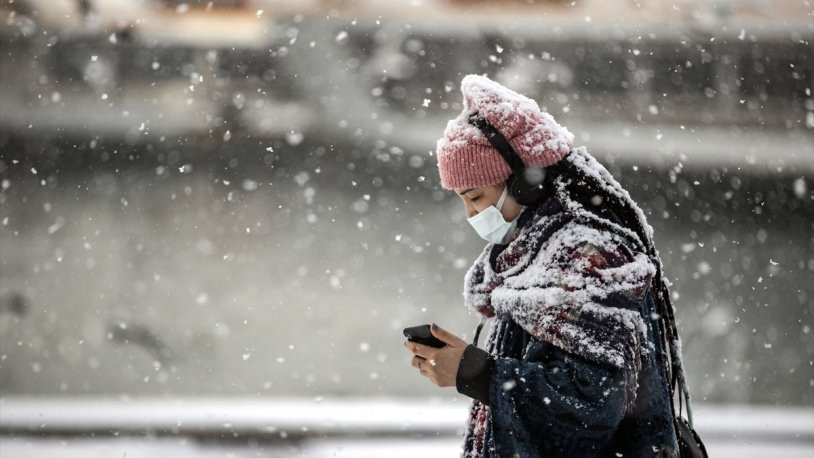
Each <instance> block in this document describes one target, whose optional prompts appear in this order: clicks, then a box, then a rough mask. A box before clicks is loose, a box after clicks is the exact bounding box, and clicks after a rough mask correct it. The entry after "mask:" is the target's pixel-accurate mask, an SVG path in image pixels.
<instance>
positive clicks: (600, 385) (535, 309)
mask: <svg viewBox="0 0 814 458" xmlns="http://www.w3.org/2000/svg"><path fill="white" fill-rule="evenodd" d="M561 201H562V199H557V198H555V196H553V195H551V196H549V197H548V198H546V199H545V200H544V201H543V202H541V203H540V204H538V205H536V206H533V207H528V208H526V209H525V210H524V211H523V213H522V214H521V215H520V220H519V221H518V227H520V228H521V229H522V232H521V233H520V235H519V236H518V237H517V238H516V239H515V240H513V241H512V242H510V244H508V245H489V246H487V247H486V249H485V250H484V252H483V253H482V254H481V256H480V257H479V258H478V260H477V261H476V262H475V264H474V265H473V266H472V268H470V270H469V272H468V273H467V277H466V282H465V283H466V286H465V290H464V296H465V302H466V305H467V306H468V307H470V308H471V309H473V310H475V311H477V312H478V313H480V314H482V315H484V316H487V317H493V318H494V319H493V322H492V323H491V326H490V329H489V335H488V338H487V341H486V344H485V350H481V349H479V348H478V347H475V346H474V345H470V346H469V347H467V349H466V351H465V353H464V355H463V357H462V360H461V366H460V368H459V370H458V376H457V389H458V391H459V392H461V393H463V394H466V395H468V396H470V397H472V398H474V401H473V404H472V409H471V412H470V417H469V423H468V428H467V432H466V436H465V443H464V450H463V456H464V457H465V458H470V457H498V456H499V457H511V456H520V457H534V456H547V457H559V456H563V457H590V456H601V457H605V456H607V457H619V456H624V457H645V456H675V455H676V454H677V452H676V450H677V448H676V438H675V431H674V427H673V422H672V410H671V404H670V398H669V388H668V382H667V376H666V374H665V366H664V358H665V354H664V352H665V349H664V348H662V344H661V342H662V339H661V337H660V335H659V328H658V326H656V325H655V324H654V323H655V321H654V320H656V319H657V318H658V315H656V314H655V310H654V308H655V307H654V297H653V291H652V290H651V279H652V277H653V274H654V272H655V269H654V267H653V266H652V263H651V262H650V261H649V260H648V258H647V257H646V256H644V255H643V254H642V253H640V252H637V250H636V249H635V247H633V246H632V245H631V244H630V243H628V242H627V241H625V239H624V238H621V237H615V236H614V235H613V234H611V233H610V232H609V231H607V230H605V229H604V228H603V227H600V226H598V225H593V224H591V222H590V221H587V220H585V219H580V218H576V217H575V214H574V213H573V212H570V211H566V209H564V208H563V206H562V204H561ZM615 223H620V221H619V220H617V221H615Z"/></svg>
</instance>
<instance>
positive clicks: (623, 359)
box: [464, 147, 660, 457]
mask: <svg viewBox="0 0 814 458" xmlns="http://www.w3.org/2000/svg"><path fill="white" fill-rule="evenodd" d="M566 160H567V161H570V164H568V165H569V166H571V167H576V168H578V169H579V170H581V171H582V172H583V173H586V174H591V175H592V176H595V177H599V178H601V179H602V182H603V183H606V184H607V185H608V186H609V187H610V188H611V190H610V191H606V192H605V193H603V195H604V196H607V195H608V194H609V193H612V194H613V195H614V196H619V197H624V198H626V199H627V200H629V201H630V198H629V196H628V195H627V192H626V191H624V189H622V188H621V186H620V185H619V184H618V183H616V181H615V180H613V178H612V177H610V174H609V173H608V172H607V171H606V170H605V169H604V168H603V167H602V166H601V165H600V164H599V163H598V162H596V161H595V160H594V159H593V157H591V156H590V155H589V154H588V152H587V151H586V150H585V149H584V147H580V148H575V149H574V150H572V152H571V154H569V155H568V156H567V157H566V158H564V159H563V161H566ZM552 176H554V178H553V179H552V180H551V187H552V193H551V194H550V195H549V196H548V198H546V199H544V200H543V202H541V203H540V204H539V205H537V206H534V207H529V208H527V209H526V210H524V213H525V212H527V211H530V212H532V214H531V217H528V216H527V215H523V216H527V217H526V218H524V219H523V221H524V222H523V224H521V228H520V232H519V234H518V235H517V236H516V237H515V238H514V240H512V241H511V242H510V243H509V244H508V246H506V247H505V249H503V251H502V252H500V253H499V254H498V255H497V256H496V257H494V259H491V258H493V256H492V250H493V249H495V246H494V245H488V246H486V248H485V249H484V250H483V252H482V253H481V254H480V255H479V256H478V258H477V259H476V260H475V262H474V264H473V265H472V267H471V268H470V269H469V271H468V272H467V274H466V276H465V279H464V285H465V286H464V304H465V306H466V307H468V308H469V309H470V310H473V311H475V312H476V313H478V314H480V315H482V316H485V317H496V321H495V323H493V325H492V326H491V328H490V330H489V336H488V338H487V342H486V350H487V351H488V352H489V353H490V354H501V351H502V349H500V348H497V346H498V342H501V341H502V339H501V338H500V337H501V334H502V331H503V330H504V329H505V327H506V325H507V324H508V321H509V320H511V321H514V322H515V323H517V324H518V325H519V326H521V327H522V328H523V329H524V330H525V331H527V332H528V333H529V334H530V335H531V336H533V337H534V338H536V339H539V340H543V341H547V342H550V343H552V344H554V345H556V346H558V347H560V348H562V349H564V350H566V351H568V352H570V353H573V354H576V355H579V356H582V357H585V358H587V359H590V360H593V361H597V362H602V363H607V364H611V365H613V366H616V367H619V368H622V369H625V370H624V373H625V374H627V379H626V395H627V399H626V401H627V406H628V408H630V407H632V405H633V403H634V400H635V392H636V388H637V384H636V374H637V373H638V371H639V367H640V360H641V354H642V352H645V351H648V346H647V345H645V342H646V337H645V332H646V328H645V324H644V322H643V320H642V317H641V314H640V312H639V310H638V308H637V307H636V308H631V304H639V303H641V301H642V300H643V299H644V295H645V294H646V292H647V288H648V286H650V284H651V280H652V279H653V278H654V276H655V275H656V273H657V271H656V265H655V263H654V262H653V260H651V257H650V256H649V255H648V253H647V248H646V247H647V246H648V245H650V246H652V245H651V242H650V240H649V238H650V234H652V229H650V226H648V225H646V224H647V223H646V222H645V223H644V225H645V226H644V227H645V229H644V231H643V232H644V233H641V232H642V231H636V230H631V229H630V228H628V227H625V225H623V224H620V221H619V219H618V218H615V221H614V219H612V218H611V217H605V216H603V215H598V214H597V212H596V211H595V210H594V209H586V208H585V205H584V204H582V203H581V202H580V200H577V199H575V198H574V197H573V192H572V189H573V188H572V187H571V185H572V184H573V174H566V173H562V174H553V175H552ZM582 200H583V201H584V199H582ZM630 202H632V201H630ZM632 205H633V206H634V207H633V208H634V209H635V210H634V211H635V212H636V213H637V215H636V216H640V217H641V219H640V221H644V215H643V214H641V210H639V209H638V207H637V206H635V203H634V204H632ZM637 232H638V233H637ZM640 235H642V236H644V237H646V240H645V241H642V240H641V238H640ZM493 263H494V265H493ZM659 267H660V266H659ZM488 420H489V414H488V407H487V406H485V405H483V404H482V403H481V402H479V401H477V400H476V401H473V405H472V409H471V411H470V416H469V424H468V428H467V436H466V442H465V450H464V456H465V457H476V456H481V455H480V453H481V451H482V450H483V447H484V445H485V444H484V443H483V441H484V437H485V433H486V430H487V429H488V428H489V425H488Z"/></svg>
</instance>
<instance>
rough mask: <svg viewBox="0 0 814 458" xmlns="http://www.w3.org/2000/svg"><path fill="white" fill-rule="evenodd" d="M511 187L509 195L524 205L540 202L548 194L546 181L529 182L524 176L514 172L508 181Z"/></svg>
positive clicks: (507, 183)
mask: <svg viewBox="0 0 814 458" xmlns="http://www.w3.org/2000/svg"><path fill="white" fill-rule="evenodd" d="M506 186H508V187H509V195H510V196H512V199H514V201H515V202H517V203H518V204H520V205H523V206H529V205H534V204H536V203H538V202H539V201H540V200H541V199H542V198H543V196H544V195H545V194H546V188H545V186H544V182H540V183H529V182H528V181H526V179H525V178H524V177H521V176H518V175H517V174H514V173H513V174H512V175H511V176H510V177H509V179H508V180H507V181H506Z"/></svg>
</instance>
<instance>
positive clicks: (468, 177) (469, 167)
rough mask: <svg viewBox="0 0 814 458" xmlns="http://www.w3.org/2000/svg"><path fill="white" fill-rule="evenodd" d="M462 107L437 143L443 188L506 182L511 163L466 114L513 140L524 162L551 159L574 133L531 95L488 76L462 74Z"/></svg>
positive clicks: (548, 162)
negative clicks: (486, 123) (509, 163)
mask: <svg viewBox="0 0 814 458" xmlns="http://www.w3.org/2000/svg"><path fill="white" fill-rule="evenodd" d="M461 93H462V94H463V105H464V106H463V110H462V111H461V113H460V114H459V115H458V117H456V118H455V119H452V120H450V121H449V122H448V123H447V126H446V129H445V130H444V135H443V137H442V138H441V139H439V140H438V142H437V145H436V155H437V158H438V171H439V174H440V176H441V185H442V186H443V187H444V188H445V189H455V188H476V187H481V186H490V185H495V184H498V183H502V182H504V181H506V179H507V178H508V177H509V175H510V174H511V168H510V167H509V165H508V164H506V161H505V160H504V159H503V157H502V156H501V155H500V153H499V152H498V151H497V150H495V149H494V147H492V145H491V144H490V143H489V140H488V139H487V138H486V136H484V135H483V133H482V132H481V131H480V130H479V129H478V128H477V127H475V126H473V125H471V124H469V121H468V120H469V116H470V115H471V114H472V113H474V112H478V113H479V114H480V115H481V116H483V117H484V118H485V119H486V121H487V122H489V124H491V125H492V126H494V127H495V129H497V130H498V131H499V132H500V133H501V134H502V135H503V136H504V137H506V139H507V140H508V141H509V144H511V145H512V147H513V148H514V150H515V152H517V155H518V156H519V157H520V159H521V160H522V161H523V163H524V164H525V165H526V166H527V167H547V166H550V165H552V164H555V163H556V162H557V161H559V160H560V159H562V158H563V157H564V156H565V155H566V154H568V152H569V151H570V150H571V147H572V146H573V141H574V135H573V134H572V133H571V132H569V131H568V129H566V128H565V127H563V126H561V125H559V124H557V122H556V121H555V120H554V118H553V117H552V116H551V115H550V114H548V113H545V112H543V111H540V107H539V106H538V105H537V102H535V101H534V100H532V99H530V98H528V97H526V96H524V95H522V94H519V93H517V92H514V91H512V90H511V89H508V88H506V87H504V86H502V85H500V84H498V83H496V82H494V81H492V80H490V79H489V78H486V77H484V76H479V75H467V76H465V77H464V79H463V80H462V81H461Z"/></svg>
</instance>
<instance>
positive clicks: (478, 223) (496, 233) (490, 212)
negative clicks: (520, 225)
mask: <svg viewBox="0 0 814 458" xmlns="http://www.w3.org/2000/svg"><path fill="white" fill-rule="evenodd" d="M508 193H509V188H508V186H507V187H505V188H503V193H502V194H501V195H500V199H499V200H498V201H497V207H495V206H494V205H490V206H489V208H487V209H486V210H483V211H482V212H480V213H478V214H477V215H475V216H473V217H471V218H467V221H469V224H471V225H472V227H473V228H475V231H476V232H477V233H478V235H480V236H481V238H482V239H483V240H486V241H487V242H490V243H506V242H507V241H508V240H510V239H511V238H512V236H514V233H515V232H517V218H515V219H514V220H512V221H511V222H509V221H506V220H505V219H503V215H502V214H501V213H500V209H501V207H503V202H504V201H505V200H506V195H508Z"/></svg>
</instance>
